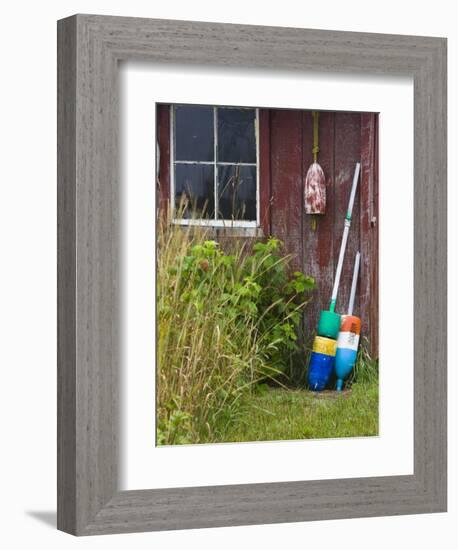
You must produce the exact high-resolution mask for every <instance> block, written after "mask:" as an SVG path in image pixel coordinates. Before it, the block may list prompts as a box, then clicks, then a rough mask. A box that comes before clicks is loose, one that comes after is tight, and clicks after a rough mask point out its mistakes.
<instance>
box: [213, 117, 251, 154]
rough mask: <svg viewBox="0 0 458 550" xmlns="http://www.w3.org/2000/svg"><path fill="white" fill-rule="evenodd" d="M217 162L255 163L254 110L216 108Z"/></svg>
mask: <svg viewBox="0 0 458 550" xmlns="http://www.w3.org/2000/svg"><path fill="white" fill-rule="evenodd" d="M217 117H218V161H219V162H246V163H253V164H255V163H256V134H255V110H254V109H229V108H218V109H217Z"/></svg>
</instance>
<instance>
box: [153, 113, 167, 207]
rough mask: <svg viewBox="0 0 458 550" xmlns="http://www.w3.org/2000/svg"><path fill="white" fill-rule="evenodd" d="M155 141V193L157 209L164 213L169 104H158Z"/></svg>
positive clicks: (165, 204) (165, 205) (165, 203)
mask: <svg viewBox="0 0 458 550" xmlns="http://www.w3.org/2000/svg"><path fill="white" fill-rule="evenodd" d="M156 117H157V141H158V143H159V151H160V157H159V173H158V175H157V182H156V185H157V191H158V193H157V195H158V199H159V201H158V202H159V204H158V208H159V211H160V212H162V213H164V214H166V213H167V209H168V207H169V202H170V105H158V106H157V109H156Z"/></svg>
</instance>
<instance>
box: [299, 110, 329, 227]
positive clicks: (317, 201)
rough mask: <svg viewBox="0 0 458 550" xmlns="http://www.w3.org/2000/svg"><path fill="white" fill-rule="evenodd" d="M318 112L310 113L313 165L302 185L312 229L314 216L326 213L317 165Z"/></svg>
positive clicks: (321, 182)
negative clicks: (311, 119)
mask: <svg viewBox="0 0 458 550" xmlns="http://www.w3.org/2000/svg"><path fill="white" fill-rule="evenodd" d="M319 114H320V113H319V112H318V111H312V117H313V149H312V152H313V164H311V165H310V167H309V169H308V170H307V175H306V177H305V185H304V207H305V213H306V214H313V218H312V229H313V230H315V228H316V218H315V215H319V214H324V213H325V212H326V178H325V175H324V172H323V169H322V168H321V166H320V165H319V164H318V152H319V150H320V149H319V146H318V118H319Z"/></svg>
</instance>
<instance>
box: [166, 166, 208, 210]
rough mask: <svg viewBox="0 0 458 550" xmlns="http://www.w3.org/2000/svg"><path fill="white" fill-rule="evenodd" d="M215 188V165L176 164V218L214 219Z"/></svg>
mask: <svg viewBox="0 0 458 550" xmlns="http://www.w3.org/2000/svg"><path fill="white" fill-rule="evenodd" d="M214 186H215V180H214V166H213V164H176V165H175V206H176V216H177V217H182V218H197V219H199V218H213V217H214V215H215V192H214Z"/></svg>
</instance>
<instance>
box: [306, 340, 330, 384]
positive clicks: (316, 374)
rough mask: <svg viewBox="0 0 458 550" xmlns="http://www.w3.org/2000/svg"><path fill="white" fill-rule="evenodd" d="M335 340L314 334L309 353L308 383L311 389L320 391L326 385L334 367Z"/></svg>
mask: <svg viewBox="0 0 458 550" xmlns="http://www.w3.org/2000/svg"><path fill="white" fill-rule="evenodd" d="M336 345H337V342H336V340H333V339H332V338H325V337H323V336H316V337H315V340H314V341H313V350H312V353H311V355H310V363H309V372H308V384H309V388H310V389H311V390H312V391H322V390H324V389H325V387H326V386H327V385H328V382H329V378H330V376H331V374H332V371H333V369H334V363H335V357H336Z"/></svg>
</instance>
